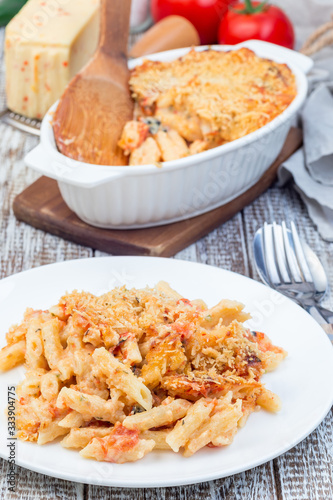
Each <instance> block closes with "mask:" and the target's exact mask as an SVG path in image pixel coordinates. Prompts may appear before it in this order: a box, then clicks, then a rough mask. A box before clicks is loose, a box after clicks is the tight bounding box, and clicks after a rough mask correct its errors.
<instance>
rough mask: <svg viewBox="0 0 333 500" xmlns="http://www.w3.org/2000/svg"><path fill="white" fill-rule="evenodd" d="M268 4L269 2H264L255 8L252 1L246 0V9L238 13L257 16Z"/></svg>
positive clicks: (266, 0) (265, 0)
mask: <svg viewBox="0 0 333 500" xmlns="http://www.w3.org/2000/svg"><path fill="white" fill-rule="evenodd" d="M267 2H268V0H264V1H263V2H261V3H260V4H259V5H256V6H254V5H253V3H252V0H244V5H245V9H241V10H238V9H237V11H236V12H238V13H239V14H250V15H251V14H257V13H259V12H263V10H264V9H265V7H266V5H267Z"/></svg>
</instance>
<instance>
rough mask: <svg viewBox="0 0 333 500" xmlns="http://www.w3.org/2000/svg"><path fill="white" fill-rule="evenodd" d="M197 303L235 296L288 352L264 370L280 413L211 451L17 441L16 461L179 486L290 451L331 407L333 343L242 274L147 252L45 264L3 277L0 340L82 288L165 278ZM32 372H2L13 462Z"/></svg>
mask: <svg viewBox="0 0 333 500" xmlns="http://www.w3.org/2000/svg"><path fill="white" fill-rule="evenodd" d="M161 279H162V280H166V281H168V282H169V283H170V284H171V286H172V287H174V288H175V289H176V290H178V291H179V292H180V293H182V294H183V295H184V296H186V297H188V298H189V299H194V298H198V297H200V298H203V299H204V300H205V301H206V302H207V303H208V305H209V306H211V305H213V304H214V303H216V302H218V301H219V300H220V299H221V298H231V299H237V300H240V301H242V302H244V303H245V304H246V309H247V310H248V311H250V312H252V314H253V315H254V320H251V321H252V324H251V323H249V325H250V326H252V327H253V328H255V329H257V330H262V331H265V332H266V333H267V334H268V335H269V337H270V338H271V339H272V340H273V342H274V343H276V344H277V345H280V346H282V347H284V348H285V349H287V351H288V352H289V356H288V357H287V359H286V360H285V361H284V362H283V363H282V365H280V367H279V368H278V369H277V370H276V371H275V372H272V373H269V374H267V375H265V376H264V382H265V383H266V385H267V387H268V388H269V389H271V390H273V391H274V392H276V393H277V394H278V395H279V396H280V397H281V399H282V403H283V409H282V411H281V412H280V413H278V414H277V415H273V414H270V413H267V412H265V411H261V412H259V413H254V414H252V415H251V416H250V418H249V420H248V422H247V424H246V426H245V427H244V428H243V429H241V430H240V431H239V432H238V433H237V435H236V437H235V439H234V442H233V443H232V444H231V445H230V446H227V447H225V448H215V449H211V448H206V449H203V450H201V451H200V452H198V453H197V454H195V455H194V456H193V457H191V458H184V457H182V455H180V454H175V453H171V452H164V451H160V452H153V453H150V454H149V455H147V456H146V457H145V458H144V459H143V460H140V461H138V462H135V463H129V464H124V465H115V464H109V463H99V462H95V461H92V460H86V459H83V458H81V457H80V456H79V454H78V453H77V452H76V451H71V450H66V449H63V448H62V447H61V446H60V445H59V444H58V443H55V444H49V445H45V446H37V445H36V444H34V443H23V442H17V450H16V451H17V464H18V465H21V466H23V467H26V468H28V469H31V470H34V471H37V472H41V473H43V474H47V475H50V476H55V477H59V478H62V479H68V480H71V481H79V482H83V483H89V484H100V485H106V486H124V487H158V486H175V485H184V484H191V483H197V482H201V481H209V480H212V479H216V478H220V477H225V476H229V475H231V474H235V473H238V472H241V471H244V470H247V469H250V468H252V467H255V466H257V465H260V464H262V463H264V462H267V461H268V460H271V459H272V458H274V457H277V456H278V455H281V454H282V453H284V452H286V451H287V450H289V449H290V448H292V447H293V446H295V445H296V444H297V443H299V442H300V441H301V440H302V439H304V438H305V437H306V436H307V435H308V434H310V432H312V431H313V430H314V429H315V428H316V427H317V426H318V425H319V423H320V422H321V421H322V420H323V418H324V417H325V415H326V414H327V413H328V411H329V409H330V407H331V405H332V402H333V384H331V383H330V382H329V383H327V381H331V380H333V349H332V346H331V344H330V342H329V340H328V338H327V337H326V335H325V334H324V332H323V330H322V329H321V328H320V326H319V325H318V324H317V323H316V322H315V321H314V320H313V319H312V318H311V317H310V316H309V315H308V314H307V313H306V312H305V311H303V309H301V308H300V307H298V306H297V305H296V304H295V303H293V302H292V301H290V300H289V299H287V298H285V297H283V296H282V295H280V294H277V293H276V292H273V291H272V290H270V289H269V288H268V287H266V286H264V285H262V284H260V283H257V282H256V281H252V280H250V279H249V278H245V277H243V276H240V275H238V274H234V273H231V272H229V271H225V270H223V269H218V268H216V267H211V266H205V265H202V264H196V263H192V262H184V261H180V260H171V259H160V258H149V257H105V258H98V259H82V260H75V261H67V262H63V263H57V264H52V265H49V266H43V267H39V268H36V269H32V270H30V271H26V272H23V273H21V274H17V275H14V276H11V277H9V278H6V279H4V280H2V281H1V282H0V306H1V316H0V318H1V320H0V335H1V337H0V343H1V345H4V344H5V337H4V336H5V333H6V331H7V329H8V327H9V326H10V325H11V324H12V323H16V322H19V321H20V320H21V318H22V315H23V312H24V310H25V308H26V307H27V306H29V307H33V308H38V309H45V308H48V307H49V306H51V305H52V304H54V303H56V302H57V301H58V299H59V297H60V296H61V295H62V294H64V293H65V292H66V291H71V290H73V289H74V288H77V289H79V290H80V289H83V290H89V291H91V292H93V293H96V294H99V293H103V292H104V291H106V290H108V289H110V288H113V287H114V286H118V285H121V284H126V285H127V286H128V287H132V286H135V287H144V286H146V285H154V284H155V283H157V282H158V281H159V280H161ZM23 374H24V369H23V367H19V368H17V369H16V370H12V371H10V372H8V373H5V374H2V375H0V408H1V409H0V436H1V440H0V441H1V442H0V454H1V456H2V457H3V458H5V459H6V458H8V448H7V447H6V444H7V442H6V438H7V421H6V417H4V416H3V410H2V409H3V408H5V407H6V404H7V387H8V386H11V385H13V384H17V383H18V382H19V381H20V380H21V379H22V377H23Z"/></svg>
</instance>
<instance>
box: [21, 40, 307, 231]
mask: <svg viewBox="0 0 333 500" xmlns="http://www.w3.org/2000/svg"><path fill="white" fill-rule="evenodd" d="M240 47H248V48H249V49H251V50H253V51H254V52H255V53H256V54H257V55H258V56H260V57H265V58H269V59H272V60H274V61H277V62H280V63H286V64H288V66H289V67H290V69H291V70H292V71H293V73H294V75H295V77H296V82H297V95H296V97H295V99H294V100H293V102H292V103H291V104H290V105H289V106H288V108H287V109H286V110H285V111H284V112H283V113H281V115H279V116H278V117H276V118H275V119H274V120H272V121H271V122H270V123H268V124H267V125H265V126H264V127H262V128H260V129H258V130H256V131H255V132H252V133H251V134H248V135H247V136H245V137H242V138H240V139H237V140H235V141H233V142H230V143H228V144H224V145H222V146H218V147H216V148H214V149H211V150H208V151H204V152H202V153H198V154H196V155H193V156H189V157H187V158H182V159H180V160H174V161H169V162H165V163H164V164H163V166H162V168H157V167H156V166H155V165H143V166H125V167H123V166H99V165H91V164H87V163H82V162H78V161H75V160H71V159H69V158H67V157H66V156H64V155H62V154H61V153H59V151H58V150H57V148H56V144H55V140H54V135H53V130H52V125H51V122H52V114H53V112H54V110H55V108H56V105H57V104H54V106H52V108H51V109H50V111H49V112H48V114H47V115H46V116H45V118H44V120H43V123H42V127H41V141H40V144H39V145H38V146H37V147H36V148H35V149H33V150H32V151H31V152H30V153H28V155H27V156H26V158H25V162H26V164H27V165H28V166H29V167H31V168H33V169H35V170H37V171H38V172H40V173H41V174H43V175H46V176H47V177H50V178H52V179H55V180H57V181H58V185H59V189H60V192H61V194H62V196H63V198H64V201H65V202H66V204H67V205H68V206H69V208H70V209H71V210H73V212H75V213H76V214H77V216H78V217H79V218H80V219H82V220H83V221H85V222H87V223H88V224H91V225H93V226H98V227H104V228H116V229H134V228H140V227H149V226H157V225H162V224H167V223H171V222H176V221H179V220H182V219H188V218H190V217H195V216H197V215H200V214H202V213H204V212H207V211H209V210H212V209H214V208H216V207H219V206H222V205H224V204H226V203H228V202H229V201H231V200H232V199H234V198H236V197H237V196H239V195H240V194H241V193H243V192H244V191H246V190H247V189H249V188H250V187H251V186H252V185H253V184H255V183H256V182H257V181H258V179H259V178H260V177H261V176H262V175H263V173H264V172H265V170H267V168H268V167H269V166H270V165H271V164H272V163H273V161H274V160H275V159H276V157H277V155H278V154H279V152H280V150H281V148H282V146H283V143H284V141H285V139H286V136H287V134H288V131H289V128H290V126H291V124H292V121H293V119H294V118H295V115H296V113H297V111H298V110H299V109H300V107H301V106H302V104H303V102H304V100H305V98H306V95H307V89H308V85H307V78H306V76H305V75H306V73H307V72H308V71H309V70H310V69H311V67H312V65H313V62H312V60H311V59H310V58H308V57H306V56H304V55H302V54H299V53H297V52H294V51H292V50H289V49H286V48H283V47H279V46H277V45H273V44H271V43H267V42H261V41H257V40H250V41H247V42H244V43H241V44H238V45H234V46H226V45H224V46H219V45H216V46H213V47H212V48H214V49H215V50H230V49H231V50H233V49H238V48H240ZM206 48H207V47H198V48H196V50H204V49H206ZM188 50H189V49H177V50H171V51H167V52H161V53H159V54H154V55H151V56H148V58H149V59H152V60H159V61H171V60H173V59H177V58H178V57H181V56H182V55H184V54H185V53H186V52H187V51H188ZM142 61H143V59H142V58H139V59H135V60H132V61H131V62H130V63H129V67H130V68H133V67H134V66H136V65H139V64H141V63H142Z"/></svg>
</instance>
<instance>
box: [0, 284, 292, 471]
mask: <svg viewBox="0 0 333 500" xmlns="http://www.w3.org/2000/svg"><path fill="white" fill-rule="evenodd" d="M243 308H244V306H243V305H242V304H240V303H238V302H235V301H233V300H221V302H219V303H218V304H217V305H216V306H214V307H212V308H207V306H206V304H205V303H204V302H203V301H202V300H193V301H190V300H187V299H185V298H183V297H182V296H181V295H179V294H178V293H177V292H175V291H174V290H172V289H171V288H170V286H169V285H168V284H167V283H165V282H160V283H158V284H157V285H156V286H155V288H153V289H150V288H145V289H142V290H137V289H131V290H127V289H126V288H125V287H120V288H115V289H114V290H112V291H110V292H109V293H106V294H104V295H101V296H95V295H93V294H91V293H86V292H78V291H74V292H72V293H69V294H67V295H65V296H63V297H62V298H61V299H60V301H59V303H58V304H57V305H55V306H53V307H51V308H50V309H48V310H46V311H42V310H32V309H28V310H27V311H26V313H25V316H24V320H23V322H22V323H21V324H19V325H15V326H13V327H11V328H10V330H9V332H8V333H7V336H6V338H7V343H8V344H7V346H6V347H4V348H3V349H2V350H1V353H0V369H1V370H2V371H4V370H9V369H11V368H13V367H15V366H17V365H19V364H22V363H24V364H25V367H26V374H25V379H24V380H23V381H22V382H21V383H20V384H19V385H18V387H17V400H16V427H17V437H18V438H20V439H22V440H25V441H35V442H37V443H38V444H39V445H43V444H45V443H48V442H51V441H53V440H55V439H57V438H59V437H61V445H62V446H63V447H65V448H74V449H77V450H80V455H81V456H82V457H85V458H90V459H96V460H101V461H108V462H114V463H118V464H119V463H124V462H130V461H135V460H138V459H140V458H142V457H144V456H145V455H146V454H147V453H149V452H150V451H152V450H159V449H164V450H170V451H171V450H172V451H173V452H176V453H177V452H182V453H183V455H184V456H185V457H190V456H191V455H193V454H194V453H196V452H197V451H198V450H200V449H201V448H203V447H205V446H208V447H216V446H226V445H229V444H230V443H231V442H232V440H233V438H234V436H235V434H236V432H237V429H238V428H239V427H242V426H243V425H244V424H245V422H246V419H247V418H248V416H249V415H250V413H252V412H254V411H256V410H259V409H260V408H264V409H266V410H269V411H273V412H275V411H278V410H279V408H280V402H279V398H278V396H277V395H275V394H274V393H272V392H271V391H269V390H268V389H266V388H265V387H264V385H263V384H262V382H261V377H262V375H263V374H264V373H265V372H267V371H270V370H273V369H275V368H276V367H277V366H278V365H279V363H280V362H281V361H282V360H283V358H284V357H285V356H286V352H285V351H284V350H283V349H282V348H280V347H276V346H274V345H273V344H272V343H271V341H270V340H269V338H268V337H267V336H266V335H265V334H264V333H261V332H254V331H250V330H249V329H248V328H246V327H245V326H244V325H243V322H244V321H245V320H246V319H248V318H249V317H250V316H249V314H247V313H246V312H244V310H243Z"/></svg>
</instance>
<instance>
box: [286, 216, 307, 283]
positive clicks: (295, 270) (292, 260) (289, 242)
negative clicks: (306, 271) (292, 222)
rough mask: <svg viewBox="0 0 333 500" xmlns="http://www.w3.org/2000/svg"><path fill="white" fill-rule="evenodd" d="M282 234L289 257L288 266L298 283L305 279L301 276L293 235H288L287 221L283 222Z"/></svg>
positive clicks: (287, 256)
mask: <svg viewBox="0 0 333 500" xmlns="http://www.w3.org/2000/svg"><path fill="white" fill-rule="evenodd" d="M282 235H283V243H284V249H285V252H286V258H287V263H288V267H289V270H290V274H291V276H292V278H293V280H294V281H295V282H296V283H301V282H302V281H303V279H302V276H301V273H300V270H299V266H298V262H297V259H296V252H295V248H294V242H293V239H292V236H291V235H290V237H289V235H288V232H287V227H286V223H285V221H283V222H282Z"/></svg>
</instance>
